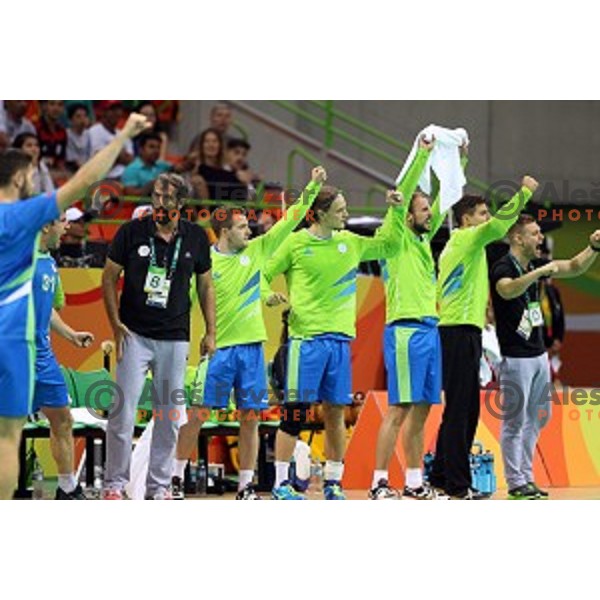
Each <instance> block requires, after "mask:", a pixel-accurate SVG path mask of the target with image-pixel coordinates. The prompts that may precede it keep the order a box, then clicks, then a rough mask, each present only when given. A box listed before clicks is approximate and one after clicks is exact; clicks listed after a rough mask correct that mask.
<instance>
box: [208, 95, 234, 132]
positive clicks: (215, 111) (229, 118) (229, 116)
mask: <svg viewBox="0 0 600 600" xmlns="http://www.w3.org/2000/svg"><path fill="white" fill-rule="evenodd" d="M232 123H233V111H232V110H231V108H229V106H228V105H227V104H225V103H224V102H219V103H218V104H215V105H214V106H213V107H212V108H211V109H210V126H211V128H212V129H216V130H217V131H218V132H219V133H220V134H221V137H222V138H223V139H224V140H225V141H227V140H228V139H229V128H230V127H231V124H232Z"/></svg>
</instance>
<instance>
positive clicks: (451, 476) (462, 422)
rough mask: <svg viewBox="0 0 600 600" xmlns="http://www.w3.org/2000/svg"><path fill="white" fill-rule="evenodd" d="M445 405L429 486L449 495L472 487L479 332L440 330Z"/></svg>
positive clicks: (469, 327) (473, 329) (461, 327)
mask: <svg viewBox="0 0 600 600" xmlns="http://www.w3.org/2000/svg"><path fill="white" fill-rule="evenodd" d="M439 329H440V336H441V340H442V368H443V382H444V391H445V395H446V405H445V407H444V414H443V416H442V423H441V425H440V430H439V432H438V437H437V445H436V449H435V460H434V463H433V468H432V472H431V476H430V482H431V484H432V485H434V486H435V487H439V488H442V489H443V490H445V491H446V493H447V494H450V495H462V494H463V493H465V492H466V491H467V490H468V488H470V487H471V469H470V466H469V453H470V451H471V446H472V445H473V439H474V438H475V431H476V429H477V423H478V421H479V407H480V395H479V394H480V392H479V390H480V386H479V364H480V360H481V350H482V349H481V330H480V329H479V328H478V327H475V326H473V325H456V326H440V328H439Z"/></svg>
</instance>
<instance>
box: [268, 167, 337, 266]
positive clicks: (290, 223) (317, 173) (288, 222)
mask: <svg viewBox="0 0 600 600" xmlns="http://www.w3.org/2000/svg"><path fill="white" fill-rule="evenodd" d="M326 180H327V173H326V171H325V169H324V168H323V167H315V168H314V169H313V170H312V174H311V180H310V182H309V183H308V185H307V186H306V188H304V191H303V192H302V194H301V195H300V197H299V198H298V200H297V201H296V202H294V203H293V204H292V205H290V206H289V207H288V208H287V210H286V211H285V213H284V214H283V216H282V217H281V219H279V221H277V223H275V225H273V227H271V229H269V231H267V233H265V234H263V235H261V236H260V237H258V238H257V241H259V243H261V244H262V247H263V254H264V256H266V257H269V256H271V255H272V254H274V252H275V251H276V250H277V248H279V246H281V244H283V242H284V241H285V239H286V238H287V236H288V235H289V234H290V233H292V231H294V229H296V227H297V226H298V224H299V223H300V222H301V221H302V219H304V217H305V216H306V213H307V212H308V211H309V209H310V207H311V206H312V204H313V202H314V201H315V198H316V197H317V196H318V195H319V192H320V191H321V186H322V185H323V183H324V182H325V181H326Z"/></svg>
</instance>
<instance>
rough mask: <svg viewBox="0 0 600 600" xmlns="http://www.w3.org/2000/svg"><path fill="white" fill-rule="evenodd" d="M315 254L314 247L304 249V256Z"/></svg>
mask: <svg viewBox="0 0 600 600" xmlns="http://www.w3.org/2000/svg"><path fill="white" fill-rule="evenodd" d="M313 254H314V252H313V251H312V249H311V248H307V249H306V250H305V251H304V256H312V255H313Z"/></svg>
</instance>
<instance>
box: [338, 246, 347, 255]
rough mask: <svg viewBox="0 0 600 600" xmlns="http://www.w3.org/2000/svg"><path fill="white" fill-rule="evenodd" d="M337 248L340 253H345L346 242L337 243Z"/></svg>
mask: <svg viewBox="0 0 600 600" xmlns="http://www.w3.org/2000/svg"><path fill="white" fill-rule="evenodd" d="M338 250H339V251H340V252H341V253H342V254H346V252H348V246H346V244H338Z"/></svg>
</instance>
